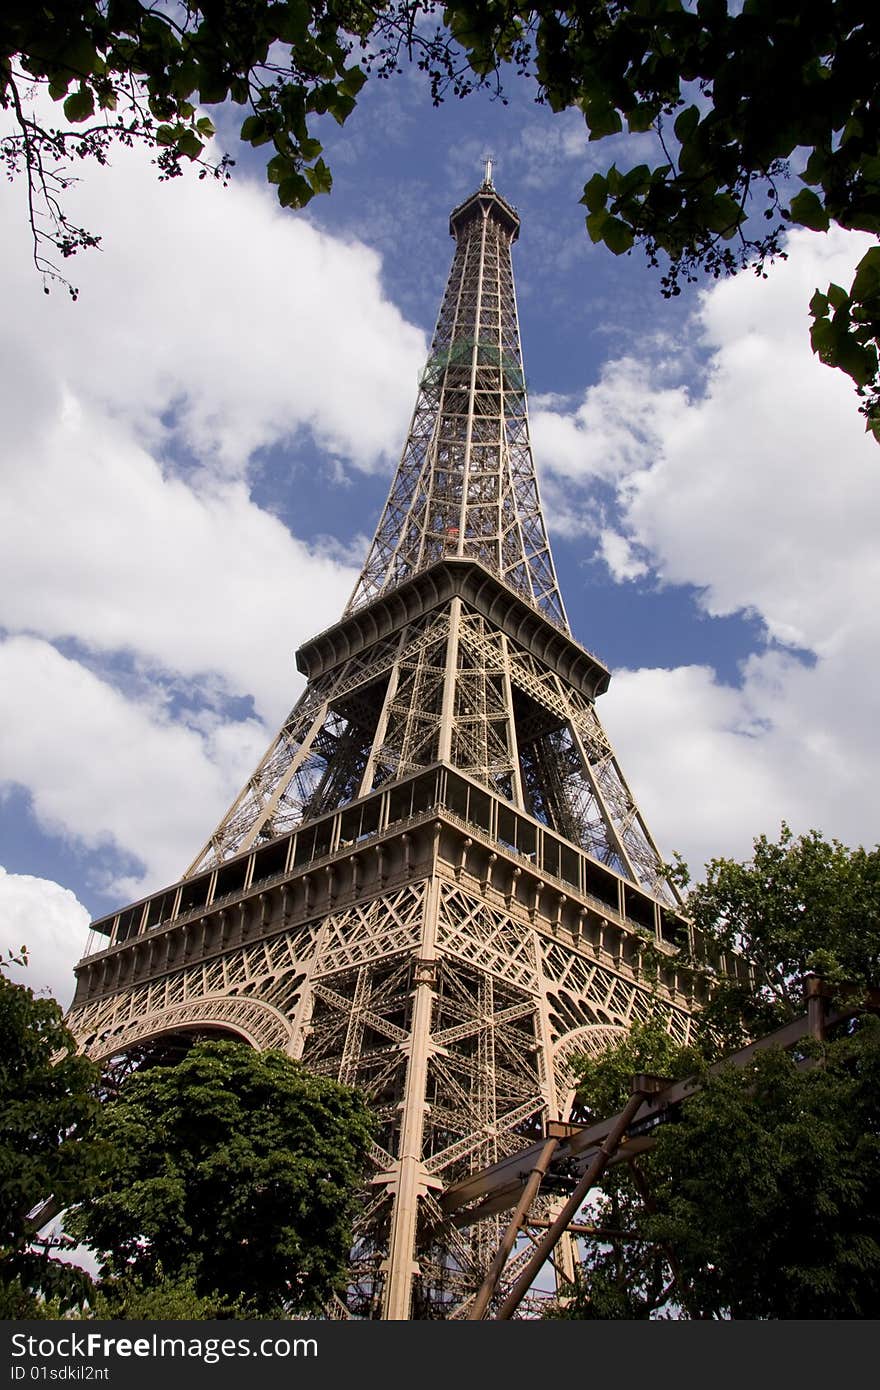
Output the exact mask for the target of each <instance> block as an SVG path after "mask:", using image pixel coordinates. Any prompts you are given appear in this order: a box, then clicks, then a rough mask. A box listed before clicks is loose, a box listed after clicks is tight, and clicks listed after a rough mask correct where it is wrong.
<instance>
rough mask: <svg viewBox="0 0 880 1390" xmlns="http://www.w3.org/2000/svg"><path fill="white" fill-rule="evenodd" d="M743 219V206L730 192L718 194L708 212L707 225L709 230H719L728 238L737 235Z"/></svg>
mask: <svg viewBox="0 0 880 1390" xmlns="http://www.w3.org/2000/svg"><path fill="white" fill-rule="evenodd" d="M742 220H743V211H742V208H741V207H740V205H739V203H738V202H737V201H736V199H735V198H734V197H732V196H731V194H730V193H719V194H717V195H716V196H715V197H714V198H713V199H712V201H711V202H710V204H709V207H708V210H707V212H706V226H707V227H708V228H709V230H710V231H712V232H718V233H720V235H721V236H722V237H725V238H728V239H729V238H730V237H732V236H734V235H735V233H736V229H737V227H738V226H739V224H740V223H741V222H742Z"/></svg>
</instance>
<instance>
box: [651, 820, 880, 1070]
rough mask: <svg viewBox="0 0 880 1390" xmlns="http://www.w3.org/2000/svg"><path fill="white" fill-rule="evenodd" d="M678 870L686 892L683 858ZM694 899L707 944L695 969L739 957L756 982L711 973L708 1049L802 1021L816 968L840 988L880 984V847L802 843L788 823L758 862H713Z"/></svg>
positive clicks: (760, 842)
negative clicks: (721, 957) (722, 957)
mask: <svg viewBox="0 0 880 1390" xmlns="http://www.w3.org/2000/svg"><path fill="white" fill-rule="evenodd" d="M677 872H678V879H679V883H680V884H681V885H682V886H683V887H685V888H687V880H688V876H687V871H686V870H685V869H684V868H683V866H682V865H681V862H680V861H679V866H678V871H677ZM686 903H687V912H688V915H689V916H690V917H691V919H692V921H693V923H694V926H695V927H696V928H697V941H698V943H700V944H699V948H698V952H697V955H696V956H695V957H694V958H693V960H692V962H691V964H692V966H693V967H694V968H695V969H697V970H701V971H703V973H706V966H705V960H706V958H707V956H709V957H711V955H712V953H713V950H717V949H720V950H722V951H738V952H739V953H740V954H741V956H742V957H743V958H744V960H745V961H746V962H747V963H748V965H749V966H750V967H751V970H752V973H753V981H752V982H751V983H749V982H748V981H744V980H733V979H729V978H726V977H725V976H723V975H722V976H716V975H715V973H714V971H710V972H709V984H710V986H711V1000H710V1003H709V1005H708V1007H707V1009H706V1010H705V1011H704V1013H703V1015H702V1016H701V1022H700V1030H701V1038H702V1040H703V1043H704V1045H705V1043H706V1042H707V1041H708V1040H709V1039H710V1037H714V1038H715V1042H716V1045H717V1046H720V1047H721V1048H722V1050H730V1049H731V1048H733V1047H738V1046H740V1045H741V1044H742V1043H743V1042H744V1041H745V1040H746V1038H747V1036H751V1037H756V1036H758V1035H760V1034H761V1033H767V1032H770V1031H771V1030H772V1029H774V1028H777V1027H779V1026H780V1025H781V1024H783V1023H786V1022H788V1021H789V1019H792V1018H796V1017H797V1016H798V1015H799V1014H801V1013H803V978H804V976H805V975H806V974H808V973H809V972H811V971H812V972H815V973H817V974H819V975H821V976H822V977H823V978H824V979H825V980H826V981H827V982H828V983H829V984H830V985H831V986H832V987H835V986H836V987H838V988H839V987H840V986H841V985H842V984H844V983H846V982H849V983H851V984H852V985H854V986H857V987H863V986H866V985H869V984H872V983H874V982H876V981H878V980H880V847H875V848H874V849H872V850H865V849H862V848H857V849H849V848H847V846H845V845H842V844H841V843H840V841H839V840H830V841H829V840H825V839H824V838H823V837H822V836H821V835H820V834H819V833H818V832H817V831H815V830H811V831H809V833H807V834H805V835H800V836H797V837H796V836H795V835H794V834H793V833H792V831H791V829H790V828H789V826H787V825H786V824H785V823H784V822H783V825H782V827H781V830H780V835H779V839H778V840H777V841H772V840H769V839H768V838H767V837H766V836H765V835H761V836H759V837H758V838H757V839H756V840H755V841H754V845H753V853H752V857H751V859H749V860H747V861H744V862H738V861H737V860H733V859H713V860H712V861H711V863H709V864H707V865H706V874H705V880H704V882H703V883H700V884H697V885H695V886H693V887H691V888H690V891H689V892H688V893H687V898H686ZM701 958H702V959H701Z"/></svg>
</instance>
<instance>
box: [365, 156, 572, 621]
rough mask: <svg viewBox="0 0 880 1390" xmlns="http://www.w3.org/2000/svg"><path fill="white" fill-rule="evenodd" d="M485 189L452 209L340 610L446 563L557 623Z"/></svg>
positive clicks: (508, 301)
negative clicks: (383, 487)
mask: <svg viewBox="0 0 880 1390" xmlns="http://www.w3.org/2000/svg"><path fill="white" fill-rule="evenodd" d="M519 227H520V221H519V217H518V215H517V213H516V211H515V209H514V208H513V207H511V205H510V204H509V203H508V202H507V201H506V200H505V199H504V198H502V197H501V195H500V194H499V193H498V192H497V191H496V189H495V187H494V185H493V183H492V161H491V159H490V160H487V162H486V177H485V179H484V181H483V183H482V185H481V187H480V188H479V189H478V190H477V191H476V193H474V194H472V195H471V197H470V198H468V199H467V200H466V201H465V202H464V203H462V204H461V205H460V206H459V207H457V208H455V209H454V210H453V212H452V215H451V217H450V219H449V230H450V233H451V235H452V236H453V237H454V238H455V242H456V247H455V256H454V258H453V262H452V269H451V271H450V273H449V280H448V282H447V285H446V292H445V294H444V296H443V302H442V304H441V307H440V314H439V316H438V319H437V326H436V328H435V330H434V337H433V341H432V343H431V351H430V355H429V357H428V362H427V365H426V366H425V370H424V372H423V374H422V377H421V380H420V382H419V391H418V396H417V399H416V404H415V409H414V411H413V415H412V420H411V423H410V427H409V432H408V434H407V438H406V443H405V444H404V448H403V453H402V455H401V459H400V464H399V466H398V469H397V473H396V474H395V477H394V480H393V482H392V484H391V490H390V493H389V496H388V501H387V503H386V505H385V510H384V511H383V513H382V516H381V518H380V521H379V525H378V527H377V530H376V535H375V537H374V539H373V543H372V545H371V547H370V551H369V554H368V555H367V559H366V563H365V564H364V568H363V571H362V573H361V576H360V578H359V580H358V582H357V584H356V586H355V589H354V593H353V594H352V596H351V599H350V601H349V605H348V608H347V609H346V612H347V613H352V612H354V611H355V610H356V609H357V608H359V607H361V606H362V605H363V604H365V603H369V602H370V601H371V600H372V599H374V598H376V597H377V596H378V595H380V594H384V593H387V592H388V591H389V590H390V589H393V588H394V587H396V586H397V585H399V584H401V583H403V582H404V581H405V580H407V579H409V578H411V577H412V576H413V575H415V574H417V573H419V572H420V571H421V570H424V569H427V568H428V567H429V566H430V565H433V564H435V563H436V562H437V561H438V560H441V559H443V558H444V557H446V556H450V555H456V556H458V557H459V558H462V559H464V558H468V559H471V560H475V561H477V562H478V563H479V564H481V565H483V566H484V567H485V568H486V569H487V570H488V571H489V572H490V573H491V574H494V575H496V576H497V577H498V578H499V579H501V580H502V581H503V582H504V583H505V584H506V585H508V586H509V587H510V588H512V589H513V590H514V591H515V592H516V593H517V594H519V595H520V597H521V598H523V599H524V600H525V601H526V602H527V603H529V604H531V605H532V606H533V607H534V608H536V609H538V611H539V612H541V613H543V615H544V616H545V617H546V618H548V619H549V620H550V621H551V622H552V623H555V624H556V625H557V626H559V627H562V628H563V629H565V630H566V631H567V630H568V622H567V619H566V615H565V608H564V605H563V602H562V596H561V594H560V592H559V586H558V583H557V580H556V571H555V569H554V565H553V557H552V555H551V553H550V544H549V541H548V539H547V532H546V529H545V526H544V519H543V516H542V512H541V503H540V498H539V495H538V482H537V477H536V475H535V464H534V459H533V457H532V448H531V441H530V438H529V416H528V403H527V399H526V385H525V376H524V372H523V360H522V349H521V347H520V335H519V320H518V317H517V308H516V294H515V291H514V283H513V268H512V265H511V254H510V248H511V245H512V243H513V242H514V241H515V240H516V238H517V237H518V235H519Z"/></svg>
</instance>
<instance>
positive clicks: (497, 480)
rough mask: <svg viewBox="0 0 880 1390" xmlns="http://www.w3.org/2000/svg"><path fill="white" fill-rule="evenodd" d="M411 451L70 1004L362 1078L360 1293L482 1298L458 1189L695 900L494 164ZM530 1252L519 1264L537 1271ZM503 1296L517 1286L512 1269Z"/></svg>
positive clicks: (343, 1308) (642, 971)
mask: <svg viewBox="0 0 880 1390" xmlns="http://www.w3.org/2000/svg"><path fill="white" fill-rule="evenodd" d="M450 229H451V232H452V235H453V236H454V237H455V239H456V251H455V257H454V261H453V265H452V271H451V274H450V277H449V282H448V285H447V289H446V294H445V296H444V299H443V304H442V307H441V311H440V316H439V320H438V325H437V329H436V332H435V335H434V340H433V343H432V347H431V355H430V358H429V361H428V364H427V367H426V369H425V373H424V375H423V377H422V381H421V384H420V388H419V393H418V399H417V402H416V408H415V411H414V414H413V418H412V423H411V427H410V431H409V434H408V437H407V441H406V444H405V447H404V450H403V456H402V460H401V463H400V467H399V469H398V471H397V474H396V476H395V478H394V481H393V483H392V486H391V492H390V496H389V499H388V503H387V505H386V508H385V510H384V512H383V515H382V518H381V520H380V523H379V527H378V530H377V532H376V536H375V539H374V541H373V544H372V546H371V548H370V552H369V555H368V557H367V561H366V564H365V566H364V570H363V573H362V575H361V577H360V579H359V581H358V584H357V586H356V588H355V591H354V593H353V595H352V598H351V600H350V602H349V604H348V607H347V608H346V610H345V613H344V614H343V616H342V618H341V620H340V622H339V623H337V624H336V625H335V626H334V627H332V628H330V629H328V630H327V631H326V632H323V633H321V634H319V635H318V636H317V637H315V638H314V639H313V640H312V641H310V642H307V643H306V644H305V645H304V646H303V647H302V648H301V649H300V651H299V652H298V653H297V663H298V665H299V668H300V670H301V671H302V672H303V673H304V674H305V676H306V678H307V682H306V687H305V690H304V693H303V695H302V697H301V699H300V700H299V701H298V703H297V704H296V706H295V707H294V709H293V711H292V712H291V714H290V716H289V718H288V719H287V720H286V722H285V724H284V726H283V728H282V729H281V731H280V733H279V735H278V737H277V738H276V739H275V741H274V742H273V744H272V745H271V747H270V748H269V750H268V752H267V754H266V756H265V758H264V759H263V760H262V762H261V763H260V765H259V767H258V768H257V769H256V771H255V773H254V775H253V777H252V778H251V779H250V781H249V782H248V784H247V786H246V787H245V788H244V789H243V791H242V792H241V794H240V796H239V797H238V798H237V799H236V801H235V803H234V804H233V806H232V807H231V808H230V810H229V812H228V813H227V815H226V816H224V818H223V820H222V821H221V823H220V825H219V826H218V828H217V830H216V832H215V833H214V834H213V835H212V836H211V838H210V840H209V841H208V843H207V844H206V845H205V846H204V848H203V849H202V850H201V851H200V853H199V854H198V855H197V857H196V859H195V860H194V861H193V863H192V865H191V866H190V868H189V869H188V870H187V872H186V874H185V875H184V876H183V877H182V878H181V880H180V881H179V882H178V883H176V884H174V885H172V886H171V887H169V888H167V889H165V890H163V891H162V892H160V893H156V894H153V895H152V896H151V897H150V898H148V899H146V900H144V901H142V902H139V903H135V904H132V905H131V906H129V907H126V908H125V909H123V910H122V911H120V912H116V913H113V914H111V915H110V916H108V917H106V918H104V919H102V920H101V921H99V922H96V923H94V924H93V926H94V928H95V929H96V930H97V931H98V932H100V933H103V934H104V935H106V936H107V937H108V941H107V944H106V946H105V947H104V948H103V949H101V950H99V951H96V952H94V953H92V954H90V955H88V956H86V957H85V959H84V960H83V961H81V962H80V964H79V966H78V967H77V976H78V984H77V993H76V998H75V1001H74V1005H73V1008H72V1011H71V1014H70V1019H69V1022H70V1025H71V1027H72V1028H73V1029H74V1031H75V1032H76V1033H77V1035H78V1037H79V1038H80V1039H81V1042H82V1045H83V1046H84V1047H86V1048H87V1049H88V1051H89V1052H90V1053H91V1054H92V1055H93V1056H95V1057H110V1056H114V1055H118V1054H120V1053H124V1052H126V1051H130V1050H132V1049H135V1048H138V1047H140V1046H141V1045H143V1044H144V1043H145V1042H147V1041H149V1040H153V1039H157V1038H160V1037H168V1036H175V1035H180V1034H187V1033H193V1032H195V1033H198V1032H201V1031H204V1030H221V1031H226V1032H229V1033H232V1034H235V1035H237V1036H239V1037H242V1038H244V1039H246V1040H247V1041H249V1042H250V1043H251V1044H252V1045H253V1046H255V1047H260V1048H264V1047H279V1048H282V1049H284V1050H286V1051H287V1052H288V1053H289V1054H290V1055H292V1056H295V1057H299V1058H302V1059H303V1061H304V1062H305V1063H306V1064H308V1065H309V1066H311V1067H313V1068H314V1069H315V1070H317V1071H320V1072H323V1073H325V1074H327V1075H330V1076H334V1077H336V1078H338V1079H339V1080H341V1081H344V1082H347V1083H351V1084H355V1085H358V1086H360V1087H362V1088H363V1089H364V1090H365V1091H366V1092H367V1093H368V1094H369V1096H370V1097H371V1099H372V1104H373V1106H374V1108H375V1111H376V1114H377V1116H378V1117H379V1122H380V1126H381V1132H380V1134H379V1137H378V1139H377V1142H376V1145H375V1148H374V1153H373V1160H374V1165H375V1171H374V1174H373V1177H372V1181H371V1183H370V1185H369V1190H368V1191H367V1193H366V1194H365V1197H364V1202H363V1207H362V1211H361V1215H360V1218H359V1223H358V1228H357V1243H356V1246H355V1248H354V1251H353V1254H352V1262H351V1281H350V1285H349V1288H348V1291H347V1295H346V1297H345V1298H344V1299H341V1300H340V1302H339V1305H338V1307H337V1309H336V1311H337V1312H338V1314H339V1315H340V1316H351V1315H354V1316H367V1317H383V1318H394V1319H402V1318H411V1317H429V1318H438V1317H440V1318H442V1317H462V1316H466V1315H467V1309H468V1306H469V1304H470V1302H471V1300H472V1299H473V1297H474V1295H475V1293H476V1291H477V1289H478V1288H479V1286H480V1283H481V1281H482V1278H483V1274H484V1272H485V1269H486V1266H487V1264H488V1262H489V1260H490V1258H491V1255H492V1253H493V1251H494V1247H495V1244H496V1242H497V1235H498V1231H497V1225H496V1221H497V1218H495V1219H491V1218H490V1219H489V1220H487V1221H485V1222H481V1223H476V1224H474V1225H472V1226H470V1227H468V1229H467V1230H460V1229H458V1228H457V1227H456V1226H455V1224H454V1223H453V1222H451V1221H450V1220H449V1219H448V1218H447V1217H446V1216H445V1214H444V1209H443V1206H442V1202H441V1199H442V1194H443V1192H444V1191H445V1190H446V1189H447V1188H448V1187H449V1186H450V1185H452V1184H454V1183H456V1182H460V1181H461V1179H462V1178H463V1176H464V1175H466V1174H467V1173H469V1172H471V1171H473V1170H475V1169H482V1168H485V1167H487V1166H488V1165H491V1164H493V1163H495V1162H497V1161H498V1160H499V1159H501V1158H503V1157H504V1156H505V1155H506V1154H508V1153H512V1152H515V1151H516V1150H517V1149H519V1148H521V1147H522V1144H523V1136H529V1135H531V1134H534V1133H535V1132H536V1130H539V1129H540V1128H541V1126H543V1125H544V1124H545V1123H546V1121H547V1120H548V1119H550V1118H555V1117H560V1116H564V1115H565V1114H566V1113H567V1107H568V1105H569V1103H570V1086H569V1061H570V1058H571V1057H572V1056H573V1055H574V1054H576V1053H577V1052H584V1051H591V1050H594V1049H597V1048H601V1047H603V1046H606V1045H607V1043H608V1041H609V1040H610V1039H612V1038H614V1037H616V1036H618V1035H619V1034H620V1033H621V1032H622V1031H623V1030H625V1029H627V1028H628V1027H629V1026H630V1025H631V1023H632V1022H633V1020H634V1019H638V1018H646V1017H648V1016H649V1015H651V1014H653V1013H656V1010H657V1009H658V1008H661V1009H662V1010H664V1011H665V1016H666V1018H667V1019H668V1026H669V1029H670V1030H671V1031H672V1032H673V1033H674V1034H675V1035H676V1036H678V1037H679V1038H681V1039H682V1040H683V1039H684V1038H685V1037H686V1036H687V1032H688V1024H689V1017H690V1009H691V1006H692V999H691V997H690V995H689V993H688V989H689V985H688V981H687V979H686V978H685V977H683V976H680V975H679V973H678V971H677V969H676V948H675V945H674V942H675V938H676V933H677V932H678V931H681V930H682V929H684V924H683V923H682V921H681V919H680V918H678V916H677V912H676V900H675V898H674V896H673V895H672V893H671V892H670V889H669V888H668V886H667V885H666V883H665V880H664V878H663V872H662V864H661V860H660V856H659V854H658V852H657V849H656V846H655V845H654V842H653V840H652V839H651V836H650V834H649V832H648V829H647V827H646V825H645V823H644V820H643V818H642V816H641V814H640V812H639V809H638V807H637V805H636V803H635V800H634V798H633V796H632V793H631V792H630V790H629V787H628V786H627V783H626V781H625V779H624V777H623V774H622V772H621V770H620V767H619V765H618V762H617V759H616V757H615V755H614V751H613V749H612V747H611V745H610V743H609V740H608V738H607V736H606V734H605V732H604V730H603V728H602V725H601V723H600V721H599V718H598V715H597V714H596V710H595V699H596V697H597V696H598V695H599V694H601V693H602V692H603V691H604V690H605V688H606V687H607V684H608V679H609V673H608V671H607V669H606V668H605V667H604V666H603V665H602V663H601V662H600V661H598V660H597V659H596V658H595V657H594V656H593V655H591V654H590V653H589V652H588V651H586V650H585V649H584V648H583V647H582V646H580V645H579V644H578V643H577V642H575V641H574V639H573V638H572V636H571V634H570V632H569V628H568V623H567V620H566V616H565V611H564V608H563V605H562V599H561V596H560V594H559V589H558V585H557V581H556V575H555V571H554V567H553V561H552V557H551V554H550V549H549V545H548V542H547V535H546V530H545V527H544V522H543V518H542V514H541V506H540V500H539V496H538V488H537V482H536V477H535V469H534V463H533V459H532V453H531V446H530V442H529V427H528V411H527V404H526V394H525V386H524V380H523V371H522V357H521V352H520V343H519V330H518V322H517V311H516V302H515V297H514V285H513V274H512V269H511V245H512V243H513V241H514V240H515V239H516V236H517V234H518V230H519V219H518V217H517V215H516V213H515V211H514V210H513V208H512V207H511V206H510V205H509V204H508V203H507V202H506V201H505V200H504V199H503V198H501V197H500V196H499V195H498V193H497V192H496V191H495V189H494V187H493V185H492V183H491V181H490V179H489V178H488V177H487V180H486V181H485V182H484V184H483V185H482V186H481V188H480V189H479V190H478V191H477V192H476V193H475V194H474V195H473V196H472V197H471V198H469V199H468V200H467V201H466V202H465V203H463V204H462V205H461V206H460V207H458V208H457V209H456V210H455V211H454V212H453V214H452V217H451V222H450ZM516 1269H517V1264H516V1261H515V1260H514V1261H513V1262H512V1264H511V1267H510V1271H509V1273H510V1277H514V1276H515V1274H516ZM502 1292H503V1291H502Z"/></svg>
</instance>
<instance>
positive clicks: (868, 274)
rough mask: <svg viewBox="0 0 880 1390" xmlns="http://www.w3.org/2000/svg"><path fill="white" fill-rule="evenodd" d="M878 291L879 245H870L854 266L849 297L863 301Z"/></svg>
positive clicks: (879, 286) (879, 284) (879, 289)
mask: <svg viewBox="0 0 880 1390" xmlns="http://www.w3.org/2000/svg"><path fill="white" fill-rule="evenodd" d="M878 292H880V246H872V247H871V250H870V251H868V252H866V253H865V255H864V256H863V257H862V259H861V260H860V261H859V263H858V265H857V266H856V274H855V279H854V280H853V282H852V287H851V289H850V292H849V293H850V298H851V299H852V300H858V301H859V302H864V301H865V300H866V299H870V298H871V297H872V296H873V295H875V294H877V293H878Z"/></svg>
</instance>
